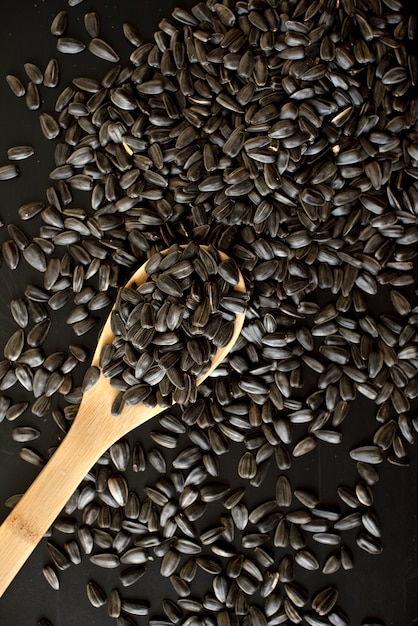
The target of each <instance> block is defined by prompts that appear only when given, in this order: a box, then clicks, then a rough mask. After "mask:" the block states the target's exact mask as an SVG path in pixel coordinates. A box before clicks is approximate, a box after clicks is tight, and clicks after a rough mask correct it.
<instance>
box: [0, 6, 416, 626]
mask: <svg viewBox="0 0 418 626" xmlns="http://www.w3.org/2000/svg"><path fill="white" fill-rule="evenodd" d="M69 4H70V5H75V4H78V2H74V1H73V2H69ZM84 25H85V30H86V33H87V37H86V38H85V39H84V40H82V39H78V38H76V37H74V36H73V35H72V31H71V15H70V14H69V13H67V10H65V9H63V10H62V11H60V12H59V13H58V14H57V15H56V17H55V18H54V20H53V22H52V24H51V28H50V30H51V34H52V35H53V36H54V37H55V38H56V48H57V52H58V55H57V56H59V55H61V54H79V53H81V52H83V51H85V53H86V54H87V53H90V54H92V55H93V56H96V57H99V58H100V59H101V60H105V61H107V62H108V63H109V64H110V65H109V67H110V69H109V71H108V72H107V73H105V75H104V76H93V77H91V76H90V77H86V76H81V77H74V78H73V80H72V83H71V84H67V85H66V86H65V87H64V89H62V90H61V91H60V93H59V95H58V97H57V99H56V104H55V111H54V112H52V113H48V112H42V113H40V115H39V123H40V128H41V131H42V134H43V135H44V136H45V138H46V139H47V140H49V141H51V145H52V146H53V150H54V158H55V167H54V169H53V170H52V171H51V172H50V179H51V181H52V183H49V184H50V185H51V186H48V188H47V189H46V192H45V198H42V199H34V200H33V201H32V202H29V203H26V204H24V205H22V206H20V207H19V209H18V216H19V218H20V220H21V221H22V222H25V221H27V220H31V221H32V224H35V225H36V228H38V234H37V235H36V236H34V237H29V236H28V235H27V234H26V232H25V227H24V224H20V225H19V226H18V225H16V224H12V223H10V224H7V230H8V233H9V239H8V240H5V241H3V243H2V256H3V259H4V262H5V264H6V266H7V268H9V269H10V270H14V269H16V268H17V267H18V266H19V263H20V262H22V263H26V264H28V265H29V266H30V267H31V268H32V269H34V270H35V271H38V272H39V273H40V276H41V278H40V280H39V281H36V280H35V281H34V282H32V283H30V284H28V285H26V287H25V289H24V290H23V291H22V294H21V296H20V297H18V298H14V299H13V300H12V302H11V303H10V309H11V315H12V318H13V320H14V323H15V324H16V327H17V328H16V330H15V331H14V332H13V334H12V335H11V336H10V338H9V340H8V341H7V343H6V345H5V347H4V359H3V360H2V361H1V362H0V391H1V394H2V395H1V396H0V418H1V419H2V420H3V419H6V420H8V421H13V422H14V421H15V420H16V422H15V423H16V427H15V428H14V429H13V432H12V436H13V438H14V440H15V441H16V442H17V443H21V444H23V447H22V448H21V451H20V455H21V457H22V458H23V459H25V460H27V461H29V462H30V463H32V464H34V465H35V466H38V467H41V466H42V465H43V464H44V462H45V460H46V458H45V456H44V455H42V453H40V452H38V450H37V449H36V448H35V447H34V445H35V444H34V442H35V441H36V440H37V439H40V437H41V431H40V429H39V428H35V427H34V426H32V425H29V424H28V422H26V423H25V419H27V420H28V421H30V419H29V414H32V415H33V416H35V417H43V416H45V417H47V418H48V419H49V417H50V416H51V418H52V419H53V420H54V422H55V423H56V425H57V439H59V437H60V436H62V435H63V434H65V432H66V431H67V430H68V428H69V427H70V425H71V422H72V420H73V419H74V416H75V414H76V412H77V408H78V405H79V403H80V400H81V397H82V386H81V385H78V384H77V382H76V381H77V379H78V378H79V373H80V372H81V373H84V372H85V371H86V369H87V367H88V361H89V354H90V353H91V349H92V348H94V344H95V341H96V339H97V333H98V331H99V328H100V325H101V323H102V322H103V320H104V318H105V317H106V315H107V314H108V312H109V308H110V306H111V304H112V301H113V299H114V297H116V289H118V288H120V287H121V286H123V285H124V284H125V282H126V280H127V278H128V277H129V275H130V274H131V273H132V272H133V270H134V269H136V268H137V267H138V266H139V265H141V264H142V263H143V262H144V261H146V260H147V259H150V263H151V260H152V259H155V258H156V257H155V255H156V254H158V253H159V251H161V250H163V249H165V248H167V247H170V246H172V245H174V244H188V243H189V242H191V241H192V242H194V244H198V245H205V246H213V247H215V248H217V249H219V250H221V251H224V252H225V253H226V254H227V255H228V256H229V257H230V258H231V259H232V260H233V262H234V263H235V264H236V266H237V267H238V268H239V269H240V270H241V272H242V274H243V276H244V279H245V282H246V285H247V287H248V290H249V301H248V307H247V314H246V321H245V325H244V328H243V331H242V334H241V337H240V339H239V341H238V342H237V344H236V346H235V348H234V350H233V351H232V352H231V353H230V355H229V356H228V358H227V359H226V360H225V362H223V363H222V364H221V366H220V367H219V368H218V369H217V370H216V372H215V373H214V375H213V376H211V377H210V378H208V379H207V380H206V381H205V382H204V383H203V384H202V385H201V386H200V387H199V388H198V390H197V394H196V401H195V402H193V403H191V404H189V405H188V406H187V407H183V408H181V407H173V408H170V409H169V410H168V411H167V412H166V413H164V414H162V415H161V416H160V418H159V422H158V425H155V427H154V430H152V431H151V433H150V438H149V440H148V443H147V444H145V445H143V444H142V443H140V442H139V441H138V440H137V439H139V438H140V435H136V440H134V441H131V440H122V441H120V442H118V443H116V444H114V445H113V446H112V448H111V449H110V450H109V451H108V452H107V453H106V454H105V455H103V457H102V458H101V459H100V460H99V462H98V463H97V464H96V465H95V467H94V468H92V470H91V471H90V472H89V474H88V476H86V478H85V480H84V481H83V483H82V484H81V485H80V487H79V488H78V489H77V491H76V492H75V493H74V495H73V496H72V498H71V499H70V501H69V502H68V504H67V506H66V507H65V510H64V511H63V513H62V515H61V516H60V517H59V518H58V519H57V520H56V522H55V523H54V525H53V528H52V529H51V532H50V533H49V535H50V536H49V537H48V538H47V547H48V551H49V555H50V562H48V563H46V564H45V567H44V569H43V573H44V576H45V578H46V580H47V581H48V583H49V584H50V585H51V587H52V588H54V589H59V588H60V585H61V582H62V581H61V579H63V580H64V579H65V576H64V575H63V574H62V572H63V571H64V570H66V569H67V568H69V567H70V566H72V565H76V564H79V563H80V562H81V563H82V562H83V560H86V559H89V560H90V561H91V563H93V564H95V565H96V566H97V568H98V572H99V568H100V567H102V568H106V569H114V570H115V578H114V581H115V582H114V587H113V588H112V589H110V590H107V589H105V585H103V586H102V585H100V584H99V582H97V581H95V580H91V581H90V582H89V583H88V585H87V597H88V599H89V601H90V603H91V605H92V606H93V607H101V608H100V609H99V610H101V611H104V612H106V611H107V614H108V616H109V617H110V618H115V620H116V623H117V625H118V626H129V625H131V624H134V623H137V624H140V623H144V620H145V622H146V623H148V624H149V625H150V626H166V625H169V624H184V625H185V626H192V625H193V626H224V625H225V626H229V625H233V626H235V625H237V626H238V625H240V624H242V625H243V626H249V625H251V626H264V625H266V626H275V625H276V624H288V625H289V624H298V623H303V624H308V625H310V626H323V625H333V626H346V625H347V624H350V616H349V611H350V607H346V610H345V611H344V610H343V609H342V608H341V607H339V605H338V599H339V591H338V586H337V585H336V584H335V583H334V578H333V576H334V575H335V574H336V573H337V572H338V571H339V570H351V569H352V568H353V564H354V561H355V552H356V551H357V550H358V549H360V550H363V551H365V552H366V553H368V554H372V555H374V554H379V553H381V552H382V549H383V543H384V541H383V539H382V528H381V524H380V522H379V517H378V514H377V511H376V510H375V508H374V486H375V485H376V483H377V482H378V480H379V473H378V469H379V466H380V465H381V464H383V463H386V462H389V463H391V464H394V465H397V466H407V465H408V464H409V454H410V450H411V446H412V444H413V443H414V441H415V437H416V432H417V431H418V419H417V418H416V417H415V413H414V401H415V400H416V398H417V396H418V347H417V329H416V326H417V322H418V316H417V312H418V308H417V298H416V295H417V293H416V279H415V276H416V273H415V271H416V270H415V267H414V261H415V258H416V255H417V241H418V227H417V213H418V188H417V178H418V126H417V119H418V98H417V93H416V83H417V74H418V72H417V67H418V64H417V55H416V52H415V50H414V46H415V48H416V41H417V36H416V17H415V16H414V15H409V14H408V12H407V11H406V10H404V8H403V6H402V3H401V2H400V0H357V1H354V0H313V1H309V2H308V1H307V0H297V1H296V0H248V1H245V0H237V1H233V0H224V1H220V2H215V1H214V0H207V2H205V3H204V2H200V3H198V4H196V5H195V6H194V7H193V8H192V9H191V10H190V11H188V10H186V9H180V8H178V9H175V10H174V11H173V13H172V16H171V17H170V18H163V19H162V20H161V22H160V23H159V28H158V30H157V31H156V32H155V34H154V41H152V42H145V41H143V39H142V37H141V36H140V34H139V33H138V31H137V29H136V28H135V27H134V26H132V25H131V24H128V23H125V24H124V25H123V33H124V35H125V37H126V39H127V40H128V41H129V42H130V43H131V45H132V53H131V55H130V59H129V61H126V62H121V61H120V58H119V54H118V53H117V51H116V50H115V49H114V48H113V46H112V45H110V44H109V43H108V42H107V41H105V40H104V39H102V38H101V36H100V34H101V26H100V18H99V15H98V14H97V13H95V12H94V11H90V12H86V13H85V14H84ZM83 53H84V52H83ZM24 71H25V74H26V76H27V79H28V80H27V79H23V78H19V77H17V76H13V75H8V76H7V82H8V84H9V86H10V88H11V89H12V91H13V92H14V93H15V94H16V96H18V97H21V98H23V97H24V100H25V101H26V104H27V106H28V108H29V109H30V110H33V111H35V112H36V111H38V109H40V108H41V106H42V97H41V94H42V90H43V89H44V88H49V89H54V88H56V85H57V84H58V77H59V71H60V69H59V62H58V61H57V59H55V58H53V59H51V61H50V62H49V63H48V65H47V68H46V70H45V71H42V70H41V69H40V68H39V67H37V66H36V65H34V64H33V63H26V64H25V67H24ZM35 115H37V113H35ZM32 154H33V148H32V147H31V146H26V145H22V146H13V147H12V148H11V149H10V150H9V153H8V158H9V160H10V163H7V164H5V165H3V166H2V167H0V179H2V180H4V181H7V180H8V179H12V178H14V177H17V176H18V175H19V168H18V166H17V165H16V164H15V162H16V160H19V159H24V158H28V157H30V156H31V155H32ZM2 184H8V183H7V182H5V183H2ZM79 192H82V193H81V195H80V194H79ZM75 197H77V202H76V201H75V200H74V198H75ZM80 197H82V198H84V201H83V202H80ZM205 259H206V260H205V261H203V269H204V270H206V271H208V269H209V267H208V263H209V261H208V260H207V257H205ZM382 293H384V294H386V295H387V296H388V297H387V305H386V309H385V311H383V312H381V313H380V314H379V315H378V316H376V315H374V314H373V313H372V311H373V310H374V306H373V303H374V302H375V301H376V298H377V297H379V296H380V295H381V294H382ZM64 319H65V321H66V322H67V324H69V325H70V326H71V328H72V329H73V331H74V335H75V340H74V343H72V344H71V345H70V347H69V348H67V347H65V346H62V348H61V349H60V350H58V351H56V352H49V353H48V349H47V347H46V346H47V345H48V335H49V333H50V329H51V328H52V327H53V326H54V325H57V324H61V323H62V322H63V321H64ZM167 319H168V318H166V321H167ZM88 333H90V334H88ZM84 335H86V345H81V344H80V342H79V340H78V338H79V337H81V336H84ZM93 335H94V337H93V338H92V339H91V340H90V339H88V337H90V336H93ZM23 397H24V398H26V397H27V400H22V398H23ZM359 398H363V399H365V400H366V401H367V402H368V406H369V407H370V412H371V413H372V414H373V415H374V416H375V423H374V424H373V423H372V421H371V420H368V429H370V430H368V432H367V433H366V435H365V436H364V437H362V439H361V441H359V442H358V443H357V444H354V445H352V446H351V449H350V451H349V455H350V458H351V460H352V462H353V467H354V468H355V470H356V478H355V480H354V481H352V479H350V478H347V479H345V480H344V478H342V480H341V478H340V477H338V479H339V480H341V482H340V484H337V485H335V493H333V494H331V495H330V496H329V498H328V497H326V496H325V495H324V493H323V491H321V497H320V495H319V485H318V489H317V492H315V491H313V490H311V489H309V490H308V489H306V488H305V485H303V484H300V482H301V480H300V473H299V474H296V475H294V474H293V473H292V470H293V468H295V467H296V468H297V469H299V470H300V468H301V464H302V463H303V459H305V458H306V463H308V462H309V459H312V458H313V459H317V458H318V457H316V456H315V454H316V452H317V450H318V449H319V450H320V451H321V453H322V454H323V455H325V454H327V452H328V451H329V450H331V451H332V453H333V450H334V446H335V445H336V444H340V443H343V444H344V443H345V437H343V434H344V435H345V434H347V433H348V434H349V431H350V429H349V425H350V421H354V417H353V415H352V412H350V407H351V406H353V405H354V404H355V401H356V399H359ZM26 424H28V425H26ZM141 441H143V439H141ZM55 443H56V442H55ZM342 447H344V446H342ZM52 451H53V450H52ZM155 476H156V477H155ZM347 483H348V484H347ZM261 485H263V490H264V491H263V493H266V492H267V493H269V496H268V497H267V498H265V499H264V500H263V501H262V502H260V501H259V499H257V497H255V498H254V497H253V496H252V494H254V491H253V488H258V487H260V486H261ZM256 493H257V492H256ZM332 496H335V497H332ZM17 500H18V496H11V497H10V499H9V501H8V504H9V505H10V506H13V505H14V504H15V502H16V501H17ZM328 501H331V502H332V503H331V504H326V502H328ZM252 502H257V504H251V503H252ZM353 531H354V536H355V539H354V541H353V540H352V537H353ZM63 533H64V540H63ZM155 571H157V572H158V576H159V577H160V579H161V580H164V579H167V581H169V587H170V590H169V592H167V593H165V592H162V593H163V597H161V602H160V605H159V606H158V607H156V606H154V605H152V606H151V605H150V604H149V602H150V601H151V598H149V601H145V599H144V598H143V595H142V594H141V586H140V585H141V583H139V586H138V587H135V589H138V591H135V594H136V595H135V599H132V597H133V593H132V592H131V593H130V594H129V598H127V597H125V593H124V588H125V587H131V586H133V585H134V584H135V583H136V582H137V581H139V580H140V579H142V580H145V579H146V577H147V573H150V572H151V573H152V572H154V573H155ZM354 571H355V570H354ZM306 573H308V574H309V576H307V575H306ZM150 575H151V574H150ZM97 576H98V577H99V573H98V574H97ZM329 581H331V582H329ZM202 587H204V588H205V592H204V593H202V592H201V589H202ZM162 588H163V587H162ZM164 589H166V587H164ZM156 601H158V598H156V599H154V600H153V602H156ZM103 615H104V613H103ZM141 616H144V617H143V618H142V617H141ZM141 620H142V621H141ZM38 623H39V624H40V625H41V626H46V625H47V624H49V623H50V622H49V621H48V620H47V619H41V620H40V621H39V622H38ZM381 623H382V622H381V620H374V621H372V620H365V621H363V626H367V625H368V626H373V624H381Z"/></svg>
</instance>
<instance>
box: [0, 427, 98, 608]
mask: <svg viewBox="0 0 418 626" xmlns="http://www.w3.org/2000/svg"><path fill="white" fill-rule="evenodd" d="M73 429H74V430H73ZM83 429H84V424H83V422H82V420H80V421H77V422H74V424H73V426H72V427H71V429H70V431H69V432H68V434H67V435H66V436H65V438H64V440H63V442H62V443H61V444H60V446H59V447H58V448H57V450H56V451H55V452H54V454H53V455H52V457H51V459H50V460H49V461H48V463H47V464H46V465H45V467H44V468H43V469H42V471H41V472H40V474H38V476H37V478H36V479H35V480H34V482H33V483H32V485H31V486H30V487H29V489H28V490H27V491H26V493H25V494H24V495H23V496H22V498H21V499H20V501H19V502H18V503H17V505H16V506H15V507H14V509H13V510H12V511H11V513H10V514H9V515H8V517H7V518H6V520H5V521H4V522H3V524H2V525H1V527H0V596H1V595H3V593H4V591H5V590H6V589H7V587H8V585H9V584H10V583H11V581H12V580H13V578H14V577H15V576H16V574H17V573H18V571H19V570H20V568H21V567H22V565H23V564H24V563H25V561H26V560H27V559H28V558H29V556H30V554H31V553H32V551H33V550H34V549H35V547H36V546H37V544H38V543H39V541H40V540H41V539H42V537H43V536H44V534H45V532H46V531H47V530H48V528H49V527H50V526H51V524H52V523H53V521H54V520H55V519H56V517H57V516H58V515H59V513H60V512H61V510H62V509H63V507H64V506H65V504H66V502H67V501H68V500H69V498H70V497H71V495H72V494H73V493H74V491H75V490H76V488H77V487H78V485H79V484H80V482H81V481H82V480H83V478H84V477H85V475H86V474H87V472H88V471H89V469H90V468H91V466H92V464H93V463H94V460H95V459H94V457H95V456H96V450H95V446H94V444H93V446H92V442H91V440H89V439H88V438H86V437H85V436H83V432H82V431H83ZM85 434H87V433H85ZM92 448H93V449H92ZM98 456H100V454H99V455H98ZM92 458H93V460H92Z"/></svg>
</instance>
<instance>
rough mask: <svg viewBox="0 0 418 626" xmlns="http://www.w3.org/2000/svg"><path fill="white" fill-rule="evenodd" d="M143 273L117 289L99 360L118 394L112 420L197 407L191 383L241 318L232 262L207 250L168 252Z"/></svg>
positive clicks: (192, 248) (241, 304) (242, 301)
mask: <svg viewBox="0 0 418 626" xmlns="http://www.w3.org/2000/svg"><path fill="white" fill-rule="evenodd" d="M144 269H145V272H146V273H147V274H148V275H149V278H148V280H147V281H146V282H144V283H142V284H139V285H135V284H132V285H130V286H129V287H128V286H125V287H121V289H119V292H118V296H117V300H116V306H115V308H114V310H113V311H112V315H111V329H112V332H113V334H114V340H113V342H112V343H110V344H105V345H104V346H103V349H102V352H101V355H100V369H101V370H102V371H103V374H104V376H105V377H106V378H109V379H110V384H111V386H112V387H114V388H116V389H118V390H119V394H118V395H117V396H116V398H115V401H114V403H113V406H112V414H115V415H119V414H120V412H121V410H122V408H123V406H124V405H125V404H127V405H129V406H132V405H136V404H138V403H140V402H141V403H142V404H145V405H146V406H156V405H157V404H158V405H159V406H162V407H165V408H167V407H170V406H171V405H172V404H173V402H176V403H177V404H181V405H185V404H189V403H194V402H196V399H197V384H196V383H197V380H198V379H200V378H201V377H202V376H204V375H205V374H207V373H208V370H209V368H210V366H211V363H212V359H213V357H214V356H215V354H216V352H217V350H218V349H219V348H224V347H225V346H227V345H228V344H229V343H230V341H231V340H232V338H233V333H234V328H235V319H236V314H238V313H244V312H245V297H243V294H242V293H239V292H235V293H234V290H233V286H234V285H237V284H238V283H239V271H238V268H237V266H236V264H235V262H234V261H232V260H231V259H228V258H227V259H224V260H221V259H220V258H219V254H218V252H217V251H216V250H215V249H214V248H212V247H209V248H208V249H204V248H200V247H199V246H197V245H196V244H194V243H190V244H188V245H187V246H186V247H184V248H181V247H180V246H178V245H173V246H171V247H170V248H169V249H168V250H167V252H166V253H165V254H161V253H160V252H157V253H155V254H154V255H153V256H152V257H151V258H150V259H149V261H148V262H147V263H146V264H145V268H144ZM244 295H245V294H244ZM95 369H96V375H97V373H99V370H98V369H97V368H95ZM86 376H87V378H90V373H88V374H87V375H86Z"/></svg>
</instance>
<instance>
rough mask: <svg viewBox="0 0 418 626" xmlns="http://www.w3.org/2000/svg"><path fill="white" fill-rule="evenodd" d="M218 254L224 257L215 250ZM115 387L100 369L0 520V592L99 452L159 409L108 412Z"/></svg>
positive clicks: (138, 280)
mask: <svg viewBox="0 0 418 626" xmlns="http://www.w3.org/2000/svg"><path fill="white" fill-rule="evenodd" d="M219 257H220V259H221V260H225V259H227V258H228V257H227V256H226V255H225V254H224V253H222V252H219ZM145 265H146V264H145V263H144V265H142V266H141V267H140V268H139V269H138V270H137V271H136V272H135V274H134V275H133V276H132V277H131V278H130V280H129V281H128V282H127V286H129V285H131V284H132V283H135V284H137V285H139V284H142V283H144V282H146V280H147V279H148V274H147V273H146V272H145ZM234 289H235V290H236V291H239V292H241V293H245V292H246V289H245V283H244V279H243V277H242V275H241V273H240V274H239V283H238V284H237V285H236V286H235V287H234ZM244 319H245V312H244V313H240V314H238V315H237V316H236V318H235V328H234V333H233V336H232V338H231V340H230V342H229V343H228V344H227V345H226V346H225V347H223V348H218V350H217V352H216V353H215V355H214V357H213V360H212V363H211V366H210V368H209V370H208V371H207V372H206V374H205V375H204V376H202V377H201V378H199V379H198V380H197V381H196V384H198V385H199V384H200V383H201V382H203V380H205V378H206V377H207V376H209V375H210V374H211V372H213V370H214V369H215V368H216V367H217V366H218V365H219V364H220V363H221V361H222V360H223V359H224V358H225V357H226V355H227V354H228V352H229V351H230V350H231V349H232V347H233V346H234V344H235V342H236V341H237V339H238V336H239V334H240V332H241V329H242V326H243V323H244ZM113 337H114V335H113V333H112V331H111V328H110V315H109V317H108V318H107V321H106V323H105V325H104V327H103V330H102V333H101V335H100V338H99V341H98V344H97V347H96V350H95V353H94V356H93V360H92V365H95V366H97V367H98V366H99V358H100V353H101V350H102V347H103V346H104V345H105V344H108V343H112V340H113ZM117 394H118V391H117V390H115V389H113V388H112V387H111V386H110V382H109V379H107V378H105V377H104V376H103V375H102V373H101V374H100V377H99V379H98V381H97V383H96V384H95V385H94V386H93V387H92V388H91V389H89V390H88V391H86V392H85V393H84V395H83V398H82V401H81V404H80V407H79V410H78V413H77V416H76V418H75V420H74V422H73V424H72V426H71V428H70V430H69V432H68V434H67V435H66V436H65V438H64V440H63V441H62V443H61V444H60V446H59V447H58V448H57V450H56V451H55V452H54V454H53V456H52V457H51V459H50V460H49V461H48V463H47V464H46V465H45V467H44V468H43V469H42V471H41V472H40V474H39V475H38V476H37V478H36V479H35V480H34V482H33V483H32V485H31V486H30V487H29V489H28V490H27V491H26V493H25V494H24V495H23V496H22V498H21V499H20V500H19V502H18V504H17V505H16V506H15V507H14V509H13V510H12V511H11V513H10V514H9V516H8V517H7V518H6V520H5V521H4V522H3V524H2V525H1V526H0V596H1V595H3V593H4V591H5V590H6V589H7V587H8V586H9V584H10V583H11V582H12V580H13V579H14V577H15V576H16V574H17V573H18V571H19V570H20V568H21V567H22V565H23V564H24V563H25V562H26V560H27V559H28V558H29V556H30V555H31V553H32V552H33V550H34V549H35V547H36V546H37V544H38V543H39V541H40V540H41V539H42V537H43V536H44V534H45V533H46V531H47V530H48V528H49V527H50V526H51V524H52V523H53V522H54V520H55V519H56V517H57V516H58V515H59V513H60V512H61V510H62V509H63V508H64V506H65V504H66V503H67V501H68V500H69V498H70V497H71V495H72V494H73V493H74V491H75V490H76V488H77V487H78V485H79V484H80V482H81V481H82V480H83V478H84V477H85V476H86V474H87V473H88V471H89V470H90V468H91V467H92V466H93V465H94V463H96V461H97V460H98V459H99V458H100V457H101V455H102V454H103V453H104V452H105V451H106V450H107V449H108V448H109V447H110V446H111V445H112V444H114V443H115V442H116V441H117V440H118V439H120V438H121V437H123V436H124V435H126V434H127V433H129V432H130V431H131V430H133V429H134V428H136V427H137V426H140V425H141V424H143V423H144V422H145V421H147V420H149V419H150V418H151V417H154V416H155V415H158V413H161V412H162V411H164V410H165V409H164V408H162V407H160V406H158V405H157V406H155V407H146V406H144V405H143V404H137V405H135V406H126V405H125V407H124V408H123V410H122V413H121V414H120V415H118V416H113V415H112V414H111V413H110V408H111V406H112V403H113V401H114V399H115V397H116V395H117Z"/></svg>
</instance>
